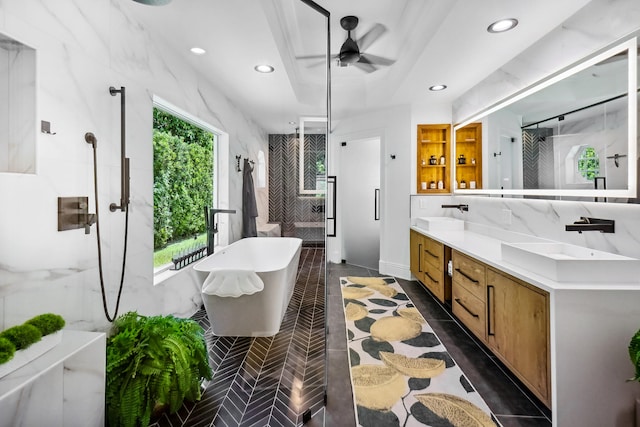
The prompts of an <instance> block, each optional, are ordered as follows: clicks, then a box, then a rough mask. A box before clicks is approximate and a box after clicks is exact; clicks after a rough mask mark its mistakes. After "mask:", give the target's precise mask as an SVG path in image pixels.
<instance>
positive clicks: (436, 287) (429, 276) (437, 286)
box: [423, 265, 444, 302]
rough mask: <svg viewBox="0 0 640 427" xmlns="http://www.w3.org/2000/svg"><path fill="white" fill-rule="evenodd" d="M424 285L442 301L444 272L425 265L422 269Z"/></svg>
mask: <svg viewBox="0 0 640 427" xmlns="http://www.w3.org/2000/svg"><path fill="white" fill-rule="evenodd" d="M423 278H424V285H425V286H426V287H427V288H428V289H429V290H430V291H431V292H432V293H433V294H434V295H435V296H436V298H438V299H439V300H440V301H442V302H444V272H443V271H442V270H438V269H436V268H433V267H432V266H431V265H427V266H426V268H425V270H424V276H423Z"/></svg>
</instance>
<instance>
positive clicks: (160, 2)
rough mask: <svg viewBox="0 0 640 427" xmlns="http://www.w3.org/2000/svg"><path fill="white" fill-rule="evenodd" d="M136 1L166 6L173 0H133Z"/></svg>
mask: <svg viewBox="0 0 640 427" xmlns="http://www.w3.org/2000/svg"><path fill="white" fill-rule="evenodd" d="M133 1H135V2H136V3H141V4H147V5H149V6H164V5H165V4H169V3H171V0H133Z"/></svg>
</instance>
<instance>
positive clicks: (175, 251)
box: [153, 102, 217, 272]
mask: <svg viewBox="0 0 640 427" xmlns="http://www.w3.org/2000/svg"><path fill="white" fill-rule="evenodd" d="M216 146H217V135H216V134H215V133H213V132H212V131H211V130H210V129H207V128H206V125H205V126H203V125H202V123H199V121H197V119H194V118H192V117H189V116H188V115H186V114H185V113H183V112H177V111H176V109H175V108H167V107H166V106H165V105H161V104H159V103H157V102H155V107H154V109H153V246H154V256H153V258H154V260H153V261H154V262H153V265H154V268H155V269H156V272H159V271H164V270H166V269H167V268H169V267H171V265H172V259H176V258H179V257H184V256H186V255H188V254H189V253H191V252H194V251H197V250H199V249H201V248H202V247H203V246H204V245H206V225H205V217H204V208H205V206H209V207H212V206H216V200H215V195H216V192H215V187H216V173H215V170H214V165H215V155H216Z"/></svg>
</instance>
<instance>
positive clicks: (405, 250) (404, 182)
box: [327, 105, 415, 277]
mask: <svg viewBox="0 0 640 427" xmlns="http://www.w3.org/2000/svg"><path fill="white" fill-rule="evenodd" d="M410 113H411V110H410V107H409V106H407V105H403V106H398V107H393V108H389V109H386V110H380V111H375V112H373V113H371V114H367V115H363V116H357V117H352V118H349V119H347V120H340V121H338V120H334V121H333V131H332V134H331V136H330V138H329V147H328V151H329V162H328V164H329V170H328V175H336V176H337V177H338V178H337V182H338V185H337V191H338V192H339V191H340V176H339V170H340V158H339V147H340V142H342V141H349V140H354V139H364V138H372V137H379V138H380V168H381V171H380V198H381V201H380V262H379V266H380V267H379V270H380V272H382V273H385V274H394V275H397V276H399V277H406V276H407V273H408V271H409V270H408V265H405V259H408V258H409V235H408V234H406V233H405V232H406V230H407V229H408V227H409V205H408V204H407V199H406V193H405V191H406V189H408V182H409V180H410V179H411V173H410V167H409V162H410V161H411V158H412V156H415V154H414V153H412V151H411V146H410V143H409V140H410V138H411V131H410V129H411V123H410ZM391 155H395V159H391ZM354 167H357V165H354ZM399 189H405V191H402V190H399ZM341 215H342V210H341V206H340V205H338V206H337V218H338V221H337V227H336V237H329V238H327V260H328V261H330V262H340V260H341V259H342V253H341V244H340V242H341V240H340V239H342V222H341V221H340V220H339V219H340V217H341ZM405 234H406V236H405Z"/></svg>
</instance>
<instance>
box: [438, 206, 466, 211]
mask: <svg viewBox="0 0 640 427" xmlns="http://www.w3.org/2000/svg"><path fill="white" fill-rule="evenodd" d="M441 207H443V208H456V209H460V212H469V205H442V206H441Z"/></svg>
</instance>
